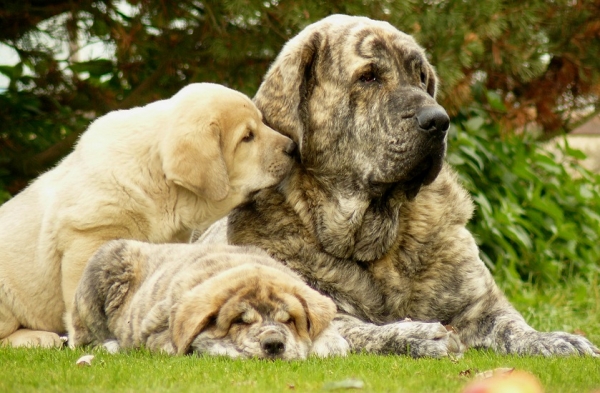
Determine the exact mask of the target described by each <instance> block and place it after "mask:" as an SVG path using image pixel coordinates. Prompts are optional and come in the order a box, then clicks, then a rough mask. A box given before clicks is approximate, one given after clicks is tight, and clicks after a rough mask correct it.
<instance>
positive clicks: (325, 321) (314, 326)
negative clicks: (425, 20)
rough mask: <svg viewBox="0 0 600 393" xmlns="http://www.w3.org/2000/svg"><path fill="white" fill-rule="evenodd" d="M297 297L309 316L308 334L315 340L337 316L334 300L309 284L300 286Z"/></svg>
mask: <svg viewBox="0 0 600 393" xmlns="http://www.w3.org/2000/svg"><path fill="white" fill-rule="evenodd" d="M296 297H297V298H298V300H300V303H302V306H303V307H304V312H305V313H306V316H307V317H308V326H307V328H308V335H309V336H310V338H311V340H314V338H315V337H317V336H318V335H319V334H320V333H321V332H322V331H323V330H325V328H327V327H328V326H329V324H330V323H331V321H332V320H333V318H334V317H335V313H336V311H337V308H336V307H335V304H334V303H333V300H331V299H330V298H328V297H327V296H324V295H321V294H320V293H319V292H317V291H315V290H314V289H312V288H310V287H309V286H307V285H303V286H301V287H299V288H298V291H297V292H296Z"/></svg>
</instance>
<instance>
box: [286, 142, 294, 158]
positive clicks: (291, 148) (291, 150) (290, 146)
mask: <svg viewBox="0 0 600 393" xmlns="http://www.w3.org/2000/svg"><path fill="white" fill-rule="evenodd" d="M283 151H284V152H285V154H287V155H288V156H291V155H293V154H294V152H295V151H296V142H294V141H290V143H288V144H287V146H286V147H285V149H284V150H283Z"/></svg>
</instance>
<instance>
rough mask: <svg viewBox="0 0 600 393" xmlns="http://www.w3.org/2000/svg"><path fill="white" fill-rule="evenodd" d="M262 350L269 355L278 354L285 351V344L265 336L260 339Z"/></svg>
mask: <svg viewBox="0 0 600 393" xmlns="http://www.w3.org/2000/svg"><path fill="white" fill-rule="evenodd" d="M260 346H261V347H262V350H263V351H264V352H265V353H266V354H267V355H270V356H276V355H280V354H282V353H283V351H285V344H284V343H283V341H281V340H279V339H277V338H266V339H264V340H263V341H261V343H260Z"/></svg>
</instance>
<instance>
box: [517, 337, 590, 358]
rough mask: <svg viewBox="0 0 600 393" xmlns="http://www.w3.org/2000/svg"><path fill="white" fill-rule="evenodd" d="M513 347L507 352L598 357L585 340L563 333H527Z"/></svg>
mask: <svg viewBox="0 0 600 393" xmlns="http://www.w3.org/2000/svg"><path fill="white" fill-rule="evenodd" d="M513 346H514V348H507V352H516V353H518V354H521V355H542V356H570V355H582V356H583V355H589V356H596V357H598V356H600V349H598V347H596V346H595V345H594V344H592V343H591V342H590V341H589V340H588V339H587V338H585V337H583V336H578V335H575V334H569V333H565V332H550V333H545V332H527V334H525V335H524V336H522V338H521V339H520V340H518V343H516V345H514V343H513Z"/></svg>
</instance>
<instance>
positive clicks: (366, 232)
mask: <svg viewBox="0 0 600 393" xmlns="http://www.w3.org/2000/svg"><path fill="white" fill-rule="evenodd" d="M281 190H282V191H283V194H284V195H285V198H286V201H287V202H288V203H289V204H290V206H291V207H292V208H293V209H294V211H295V212H296V213H297V214H298V216H299V217H300V219H301V220H302V222H303V224H304V226H305V227H306V228H310V229H311V230H312V232H313V235H314V236H315V238H316V239H318V244H320V245H321V246H322V248H323V251H324V252H326V253H328V254H330V255H332V256H334V257H336V258H342V259H351V260H355V261H360V262H368V261H374V260H377V259H379V258H381V257H382V256H383V255H384V254H385V253H387V251H389V249H390V247H391V246H392V244H393V243H394V240H395V239H396V236H397V231H398V214H399V211H400V207H401V206H402V203H403V201H404V200H405V199H406V197H405V193H404V191H402V190H401V189H400V187H396V186H391V187H390V188H389V189H388V190H387V191H386V192H384V193H383V194H382V195H381V196H379V197H375V198H374V197H372V196H370V195H368V194H367V193H366V192H364V191H360V190H357V189H352V190H350V189H348V188H347V187H341V186H340V182H339V181H336V180H335V179H333V180H329V179H326V178H321V177H317V176H314V175H313V174H311V173H308V172H307V171H306V170H305V169H304V168H303V167H302V166H300V165H296V166H295V167H294V169H293V170H292V172H291V173H290V175H289V176H288V178H287V179H286V180H285V181H284V182H282V184H281ZM324 201H326V203H324Z"/></svg>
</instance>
